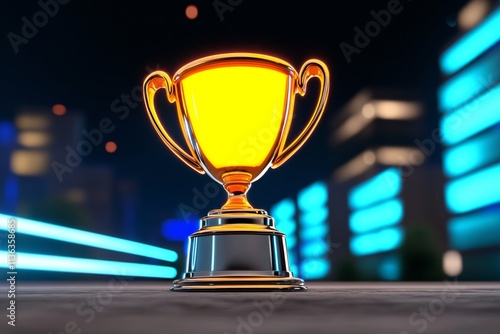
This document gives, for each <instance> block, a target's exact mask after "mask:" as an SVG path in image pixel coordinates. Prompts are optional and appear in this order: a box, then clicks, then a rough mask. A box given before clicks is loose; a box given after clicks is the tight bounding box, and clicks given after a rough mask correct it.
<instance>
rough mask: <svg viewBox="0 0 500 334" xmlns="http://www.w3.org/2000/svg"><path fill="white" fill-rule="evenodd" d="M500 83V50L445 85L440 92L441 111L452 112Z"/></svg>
mask: <svg viewBox="0 0 500 334" xmlns="http://www.w3.org/2000/svg"><path fill="white" fill-rule="evenodd" d="M499 81H500V48H499V49H495V50H492V52H491V53H489V54H488V55H486V57H485V58H484V59H481V60H479V61H478V63H476V64H474V65H472V66H471V67H470V68H468V69H466V70H464V71H463V72H462V73H459V74H458V75H457V76H455V77H453V78H452V79H450V80H448V81H447V82H446V83H444V84H443V85H442V86H441V87H440V88H439V91H438V96H439V109H440V110H441V111H443V112H448V111H452V110H454V109H455V108H457V107H460V106H461V105H463V104H464V103H467V102H468V101H469V100H471V99H472V98H473V97H475V96H478V95H479V94H481V93H482V92H483V91H484V90H486V89H488V88H490V87H491V86H492V85H494V84H495V83H496V82H499Z"/></svg>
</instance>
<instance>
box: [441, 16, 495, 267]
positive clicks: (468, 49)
mask: <svg viewBox="0 0 500 334" xmlns="http://www.w3.org/2000/svg"><path fill="white" fill-rule="evenodd" d="M499 41H500V8H497V9H496V10H494V11H493V12H492V13H491V15H490V16H489V17H487V18H486V19H484V21H483V22H481V23H479V24H477V25H476V26H475V27H474V28H473V29H472V30H470V31H469V32H468V33H466V34H465V35H464V36H462V37H461V38H459V39H458V40H457V41H456V42H455V43H453V44H452V45H451V46H450V47H449V48H448V49H447V50H445V51H444V52H443V54H442V56H441V59H440V66H441V70H442V72H443V73H445V74H448V75H449V77H448V78H447V80H446V81H445V82H444V83H443V84H442V86H441V87H440V89H439V91H438V102H439V107H440V109H441V111H442V112H443V117H442V120H441V123H440V127H441V134H442V138H443V142H444V146H445V147H444V151H443V152H444V153H443V170H444V174H445V176H446V177H447V178H448V179H447V181H446V183H445V189H444V194H445V202H446V207H447V209H448V211H449V212H450V213H451V216H452V217H451V218H450V220H449V221H448V225H447V227H448V237H449V243H450V248H452V249H456V250H459V251H468V250H474V249H481V248H485V247H498V246H500V190H499V187H498V185H499V184H500V150H499V147H498V145H499V144H500V112H499V105H500V86H499V85H498V82H499V79H500V49H499V48H497V47H495V45H497V44H498V42H499ZM450 254H452V255H450V256H455V257H456V254H455V255H453V254H454V253H450ZM452 259H453V258H452ZM450 261H451V260H449V261H448V262H449V263H455V262H457V261H455V260H453V261H455V262H450ZM457 263H458V262H457ZM459 264H460V266H459V269H457V270H455V271H453V270H451V271H450V273H451V272H456V274H458V273H460V272H461V270H462V268H461V265H462V264H461V260H460V263H459ZM445 265H446V263H445ZM450 266H451V265H450ZM457 268H458V267H457ZM465 269H466V268H465ZM449 275H451V274H449Z"/></svg>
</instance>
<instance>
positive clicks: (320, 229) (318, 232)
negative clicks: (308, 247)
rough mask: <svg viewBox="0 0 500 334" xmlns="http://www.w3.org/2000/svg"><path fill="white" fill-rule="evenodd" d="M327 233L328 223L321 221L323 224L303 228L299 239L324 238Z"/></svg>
mask: <svg viewBox="0 0 500 334" xmlns="http://www.w3.org/2000/svg"><path fill="white" fill-rule="evenodd" d="M327 235H328V225H327V224H325V223H324V222H323V224H320V225H316V226H310V227H308V228H306V229H303V230H302V231H301V233H300V239H301V240H304V241H308V240H311V239H317V238H326V237H327Z"/></svg>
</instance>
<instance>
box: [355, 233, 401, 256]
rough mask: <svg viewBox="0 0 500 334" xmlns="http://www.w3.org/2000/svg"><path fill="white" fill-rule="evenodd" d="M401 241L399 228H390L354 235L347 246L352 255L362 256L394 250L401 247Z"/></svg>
mask: <svg viewBox="0 0 500 334" xmlns="http://www.w3.org/2000/svg"><path fill="white" fill-rule="evenodd" d="M402 241H403V231H402V230H401V228H399V227H391V228H386V229H383V230H380V231H377V232H372V233H366V234H362V235H355V236H353V237H351V240H350V241H349V246H350V248H351V253H352V254H354V255H356V256H363V255H370V254H375V253H380V252H386V251H391V250H394V249H396V248H398V247H399V246H400V245H401V243H402Z"/></svg>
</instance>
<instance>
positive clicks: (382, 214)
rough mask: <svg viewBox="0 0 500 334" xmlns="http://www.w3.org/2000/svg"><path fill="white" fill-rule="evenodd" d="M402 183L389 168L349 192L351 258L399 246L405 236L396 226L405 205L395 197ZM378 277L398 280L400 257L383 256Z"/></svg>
mask: <svg viewBox="0 0 500 334" xmlns="http://www.w3.org/2000/svg"><path fill="white" fill-rule="evenodd" d="M402 183H403V180H402V175H401V170H400V169H399V168H395V167H392V168H388V169H386V170H384V171H382V172H380V173H378V174H377V175H375V176H373V177H371V178H370V179H368V180H366V181H364V182H362V183H360V184H358V185H356V186H355V187H353V188H352V189H351V190H350V191H349V193H348V203H349V207H350V209H351V214H350V216H349V229H350V230H351V232H352V237H351V239H350V241H349V247H350V250H351V253H352V254H353V255H355V256H367V255H373V254H378V253H383V252H390V251H393V250H395V249H397V248H399V247H400V246H401V244H402V242H403V238H404V233H403V229H402V228H401V227H400V226H399V225H400V223H401V221H402V220H403V217H404V204H403V201H402V200H401V199H400V198H399V197H398V196H399V195H400V194H401V191H402V187H403V184H402ZM378 275H379V277H380V278H382V279H384V280H396V279H398V278H399V276H400V260H399V258H398V257H396V256H395V255H393V254H391V253H388V254H387V255H384V258H383V260H382V261H381V262H380V264H379V267H378Z"/></svg>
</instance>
